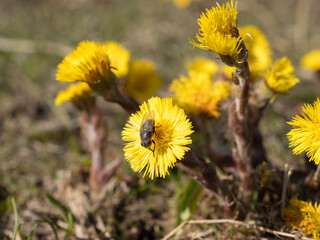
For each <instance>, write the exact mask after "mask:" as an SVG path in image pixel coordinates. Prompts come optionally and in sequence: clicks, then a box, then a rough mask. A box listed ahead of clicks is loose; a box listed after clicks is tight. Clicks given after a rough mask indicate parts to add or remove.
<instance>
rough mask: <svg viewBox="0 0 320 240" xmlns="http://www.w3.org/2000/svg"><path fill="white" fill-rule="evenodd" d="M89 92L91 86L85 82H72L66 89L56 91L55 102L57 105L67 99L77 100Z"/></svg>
mask: <svg viewBox="0 0 320 240" xmlns="http://www.w3.org/2000/svg"><path fill="white" fill-rule="evenodd" d="M91 93H92V90H91V88H90V87H89V86H88V84H87V83H85V82H83V83H76V84H72V85H71V86H70V87H69V88H67V89H66V90H63V91H60V92H59V93H58V95H57V96H56V99H55V104H56V105H58V106H59V105H61V104H62V103H64V102H67V101H79V100H81V99H86V98H88V97H90V95H91Z"/></svg>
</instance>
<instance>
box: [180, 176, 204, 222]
mask: <svg viewBox="0 0 320 240" xmlns="http://www.w3.org/2000/svg"><path fill="white" fill-rule="evenodd" d="M202 191H203V188H202V186H200V185H199V184H198V183H197V182H195V181H194V180H192V179H191V180H189V182H188V184H187V186H186V187H185V188H184V189H183V190H182V192H181V193H180V196H179V197H178V219H177V223H176V224H177V225H178V224H180V223H181V222H183V221H186V220H189V219H190V217H191V216H192V214H193V212H194V211H195V209H196V207H197V204H198V199H199V197H200V196H201V194H202Z"/></svg>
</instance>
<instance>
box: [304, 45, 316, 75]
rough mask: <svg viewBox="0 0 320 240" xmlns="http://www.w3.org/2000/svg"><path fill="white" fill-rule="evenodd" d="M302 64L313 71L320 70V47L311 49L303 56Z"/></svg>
mask: <svg viewBox="0 0 320 240" xmlns="http://www.w3.org/2000/svg"><path fill="white" fill-rule="evenodd" d="M301 65H302V66H303V67H305V68H308V69H311V70H313V71H320V49H318V50H314V51H311V52H309V53H307V54H306V55H305V56H303V58H302V59H301Z"/></svg>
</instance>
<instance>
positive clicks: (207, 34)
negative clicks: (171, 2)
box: [191, 1, 242, 59]
mask: <svg viewBox="0 0 320 240" xmlns="http://www.w3.org/2000/svg"><path fill="white" fill-rule="evenodd" d="M236 7H237V3H236V5H235V6H234V5H233V1H231V3H230V4H229V3H227V4H226V5H225V4H223V5H222V7H221V6H220V5H218V6H217V7H212V8H211V9H206V13H202V15H201V16H200V18H199V19H198V24H199V27H200V29H199V33H197V34H196V39H197V40H198V41H199V43H196V42H194V41H191V44H193V45H194V46H196V47H199V48H201V49H205V50H211V51H213V52H216V53H218V54H219V55H220V56H221V55H222V56H231V57H232V58H235V59H237V57H238V55H239V54H240V52H241V50H242V48H241V46H240V45H241V41H242V40H241V39H240V37H239V36H237V35H238V30H237V14H238V11H237V9H236Z"/></svg>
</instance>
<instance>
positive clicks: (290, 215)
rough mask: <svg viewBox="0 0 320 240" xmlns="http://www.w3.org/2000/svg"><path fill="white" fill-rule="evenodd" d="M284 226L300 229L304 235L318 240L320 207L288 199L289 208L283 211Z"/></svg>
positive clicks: (295, 199) (319, 235)
mask: <svg viewBox="0 0 320 240" xmlns="http://www.w3.org/2000/svg"><path fill="white" fill-rule="evenodd" d="M284 214H285V221H286V225H288V226H290V227H292V228H296V229H301V230H302V231H303V233H304V234H306V235H308V236H312V237H313V238H315V239H320V205H319V204H317V203H315V204H314V206H313V205H312V203H311V202H305V201H301V200H298V199H297V198H296V197H294V198H292V199H290V202H289V206H288V207H287V208H285V209H284Z"/></svg>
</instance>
